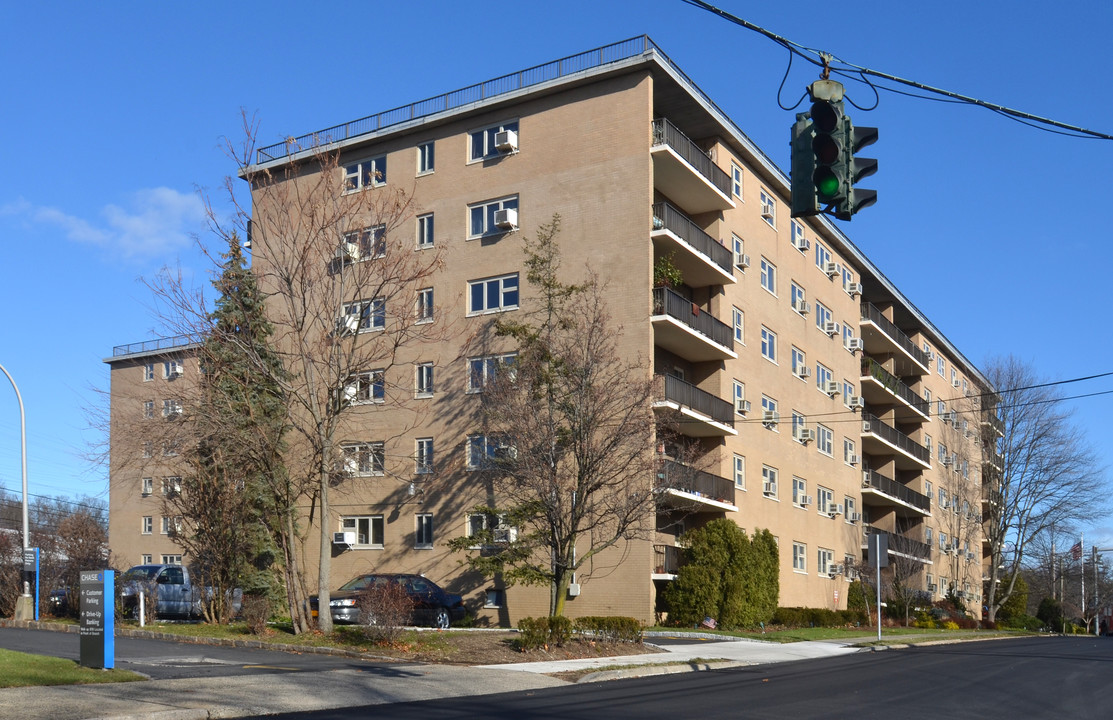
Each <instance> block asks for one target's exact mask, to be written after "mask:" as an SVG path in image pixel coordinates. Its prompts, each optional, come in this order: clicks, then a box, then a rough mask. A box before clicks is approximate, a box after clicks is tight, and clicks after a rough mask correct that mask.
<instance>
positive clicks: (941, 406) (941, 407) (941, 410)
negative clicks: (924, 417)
mask: <svg viewBox="0 0 1113 720" xmlns="http://www.w3.org/2000/svg"><path fill="white" fill-rule="evenodd" d="M935 408H936V414H937V415H938V416H939V417H943V416H944V415H946V414H947V403H945V402H943V401H942V400H938V401H936V403H935Z"/></svg>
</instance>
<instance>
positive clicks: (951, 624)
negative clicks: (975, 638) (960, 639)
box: [943, 620, 958, 630]
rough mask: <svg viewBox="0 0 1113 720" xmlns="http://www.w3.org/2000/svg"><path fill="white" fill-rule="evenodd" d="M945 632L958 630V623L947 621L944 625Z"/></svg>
mask: <svg viewBox="0 0 1113 720" xmlns="http://www.w3.org/2000/svg"><path fill="white" fill-rule="evenodd" d="M943 629H944V630H958V623H957V622H955V621H954V620H947V621H946V622H944V623H943Z"/></svg>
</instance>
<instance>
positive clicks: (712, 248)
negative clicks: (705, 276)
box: [653, 202, 734, 273]
mask: <svg viewBox="0 0 1113 720" xmlns="http://www.w3.org/2000/svg"><path fill="white" fill-rule="evenodd" d="M662 228H663V229H665V230H669V231H670V232H672V233H673V234H674V235H676V236H677V237H678V238H680V239H681V240H683V241H684V242H686V243H688V244H689V245H691V246H692V247H693V248H695V249H696V250H698V251H699V252H701V253H703V254H704V255H706V256H707V257H709V258H711V261H712V262H714V263H715V264H716V265H718V266H719V267H721V268H722V269H723V270H726V271H727V273H731V272H733V271H734V268H733V264H734V257H733V253H732V252H731V251H730V250H728V249H727V248H726V247H724V246H723V245H721V244H720V243H719V241H718V240H716V239H715V238H713V237H711V236H710V235H708V234H707V233H705V232H704V231H703V229H702V228H700V226H699V225H696V224H695V223H694V222H692V221H691V220H690V219H689V218H688V216H687V215H685V214H684V213H682V212H680V211H679V210H677V209H676V208H674V207H673V206H672V205H670V204H669V203H667V202H659V203H655V204H654V205H653V229H654V230H660V229H662Z"/></svg>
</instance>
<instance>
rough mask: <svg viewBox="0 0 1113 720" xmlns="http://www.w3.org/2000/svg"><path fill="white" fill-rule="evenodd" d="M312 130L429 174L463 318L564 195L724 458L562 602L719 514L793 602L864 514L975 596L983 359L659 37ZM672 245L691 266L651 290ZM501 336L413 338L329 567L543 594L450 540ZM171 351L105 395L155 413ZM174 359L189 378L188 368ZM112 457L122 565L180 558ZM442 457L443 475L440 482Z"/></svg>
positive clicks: (643, 596)
mask: <svg viewBox="0 0 1113 720" xmlns="http://www.w3.org/2000/svg"><path fill="white" fill-rule="evenodd" d="M312 137H315V138H318V139H319V140H321V141H332V142H335V143H336V147H338V148H339V149H340V151H341V165H342V166H344V167H345V168H347V169H348V170H347V172H349V173H350V175H351V177H352V178H353V182H354V183H355V185H357V186H362V184H363V182H364V180H363V179H364V178H368V177H371V178H375V179H374V180H373V181H372V182H370V183H368V184H369V185H375V184H379V183H380V182H385V183H387V184H389V183H401V184H402V186H403V187H406V188H412V189H413V192H414V194H415V199H416V202H417V205H418V207H419V209H418V211H417V213H416V216H415V217H414V218H412V219H411V220H410V221H409V223H408V224H407V225H406V226H405V227H408V228H412V230H411V231H410V232H412V233H413V238H414V248H415V252H420V251H421V249H422V248H424V247H428V246H430V245H432V246H435V247H438V248H445V250H446V252H447V255H446V258H447V262H446V264H445V267H444V268H443V269H442V270H440V271H438V273H437V275H436V276H435V277H434V278H433V279H432V282H431V285H432V287H433V291H434V293H435V295H434V296H435V297H436V313H437V316H436V317H447V316H448V315H451V316H452V318H453V320H454V321H455V322H457V323H460V324H461V327H462V328H463V330H464V331H465V332H464V333H463V334H465V335H466V334H468V332H471V331H472V330H474V328H476V327H478V324H480V323H485V322H488V321H489V320H490V315H491V314H492V313H496V312H514V311H515V309H516V308H517V307H518V305H519V301H520V300H522V301H528V294H527V288H526V287H525V278H524V269H523V265H522V253H521V233H532V232H534V231H535V230H536V228H537V227H538V226H539V225H540V224H542V223H544V222H547V221H548V220H549V219H550V218H551V217H552V215H553V214H554V213H559V214H560V215H561V218H562V232H561V234H560V238H559V239H560V244H561V247H562V253H563V258H564V267H565V268H567V269H573V270H574V269H576V268H580V267H583V266H585V265H590V267H591V268H592V269H594V270H595V271H596V272H597V273H599V275H600V276H601V277H602V278H603V279H604V280H606V281H607V282H608V283H609V287H610V290H611V293H610V297H609V303H610V311H611V313H612V315H613V316H614V320H615V323H616V325H619V326H621V327H622V328H623V333H622V336H621V343H622V346H623V351H624V353H628V354H630V356H632V357H644V358H647V359H650V358H651V359H652V367H653V372H654V373H655V374H656V375H657V376H660V380H659V393H658V396H657V400H656V405H657V406H659V407H661V408H671V409H674V410H678V411H679V412H680V413H681V414H682V416H683V418H684V422H683V424H682V425H681V428H682V432H683V434H684V435H686V436H688V437H689V438H691V439H693V440H694V441H696V442H697V444H698V446H699V448H700V452H701V453H702V454H703V456H704V457H703V466H707V467H710V468H711V469H712V472H701V473H699V474H697V476H696V477H695V479H693V480H692V481H691V482H690V485H691V486H692V487H690V488H688V490H690V492H683V491H673V492H672V493H671V496H672V497H674V498H676V500H677V501H678V502H683V503H685V504H689V503H692V502H695V503H696V505H697V508H698V512H695V513H690V512H683V513H680V512H676V513H673V512H670V511H669V510H668V509H664V510H662V512H661V513H660V515H659V518H658V522H657V527H658V530H657V533H656V537H654V538H653V539H652V540H647V541H639V542H635V543H631V544H630V545H629V546H627V547H624V548H621V549H620V550H616V551H614V552H609V553H607V554H605V555H604V556H602V557H601V558H600V559H599V560H598V561H597V562H596V563H595V564H594V565H593V566H592V567H591V568H589V569H588V571H587V572H586V573H581V577H580V578H578V579H579V581H580V587H581V592H580V594H579V596H577V597H575V598H574V599H572V600H570V602H569V604H568V608H569V613H570V614H573V615H594V614H621V615H631V616H634V617H638V618H640V619H642V620H644V621H646V622H650V621H652V620H653V617H654V609H655V601H656V594H657V590H658V589H660V588H661V587H662V586H663V584H665V583H668V582H669V581H670V580H671V578H672V577H673V574H672V573H674V572H675V565H676V550H675V546H676V541H677V536H678V534H679V533H680V532H682V531H683V530H684V529H685V528H688V527H694V526H697V525H699V524H702V523H704V522H706V521H707V520H708V519H711V518H715V517H728V518H730V519H732V520H734V521H735V522H737V523H738V524H739V525H740V526H742V527H743V528H745V529H746V530H747V531H748V532H752V531H753V530H755V529H759V528H768V529H769V530H770V531H771V532H772V533H773V534H774V535H775V536H776V537H777V539H778V542H779V545H780V558H781V594H780V604H781V605H786V606H812V607H830V608H835V607H839V608H842V607H845V605H846V587H847V584H848V582H849V579H850V577H849V576H850V575H851V574H852V571H851V567H850V566H851V565H852V564H854V562H855V561H856V560H860V559H861V558H862V557H863V548H864V547H865V538H866V536H867V534H869V533H871V532H883V533H889V534H890V535H891V538H890V553H892V554H894V555H901V556H905V557H911V558H915V559H916V561H917V562H921V563H922V564H923V566H924V572H923V573H922V574H921V575H920V576H919V578H918V579H917V580H916V581H915V582H919V583H921V584H922V586H923V589H924V590H925V591H928V592H930V593H931V594H932V595H933V596H934V597H936V598H938V597H941V596H942V594H943V593H944V592H945V589H946V587H947V586H948V585H949V584H954V587H955V588H956V590H959V591H961V592H964V593H968V594H969V598H970V604H971V606H972V607H977V606H978V605H979V604H980V596H981V577H982V563H983V550H982V542H983V538H982V532H981V517H982V515H981V503H982V495H983V491H982V487H981V476H982V470H983V464H982V463H983V449H982V448H983V443H985V441H986V439H987V438H989V439H990V440H992V439H993V438H995V435H994V434H993V431H992V429H990V430H988V431H987V430H986V426H984V425H983V424H982V423H980V422H979V418H980V417H981V412H980V409H979V408H978V400H979V397H980V396H982V394H983V393H985V392H987V391H988V390H989V388H988V386H987V382H986V380H985V378H984V377H983V376H982V375H981V374H980V373H979V371H978V370H977V368H975V367H974V366H973V365H972V364H971V363H970V362H969V361H967V360H966V359H965V358H964V357H963V355H962V354H961V353H960V352H959V351H958V350H957V349H956V348H955V347H954V346H953V345H951V343H950V342H949V341H948V340H947V339H946V337H945V336H944V335H943V334H942V333H941V332H940V331H939V330H938V329H937V328H936V327H935V326H934V325H932V323H931V322H930V321H929V320H928V319H927V318H926V317H925V316H924V315H923V314H922V313H921V312H920V311H919V310H918V309H917V308H916V307H915V306H914V305H913V304H912V303H911V302H910V301H909V300H908V299H907V298H905V297H904V296H903V295H902V294H901V292H900V291H899V290H898V289H897V288H896V287H895V286H894V285H893V284H892V283H891V282H890V281H889V280H888V279H887V278H886V277H885V276H884V275H882V273H881V272H880V271H879V270H878V268H876V267H875V266H874V265H873V264H872V263H871V262H870V261H869V259H868V258H866V257H865V256H864V255H863V254H862V253H861V251H859V250H858V249H857V248H856V247H855V246H854V245H853V244H852V243H851V241H850V240H849V239H848V238H847V237H846V236H845V235H844V234H843V233H842V232H841V231H840V230H839V229H838V228H837V227H836V226H835V225H834V224H833V223H831V222H828V221H827V220H825V219H808V220H807V221H795V220H793V219H791V218H790V217H789V207H790V203H789V198H788V193H789V186H788V180H787V177H786V176H785V174H784V173H783V172H782V171H781V170H780V169H779V168H778V167H777V166H776V165H775V164H774V162H773V161H772V160H771V159H770V158H769V157H767V156H766V155H765V154H764V153H763V152H762V151H761V150H760V149H759V148H757V147H756V146H755V145H754V144H753V143H752V142H751V141H750V140H749V138H748V137H747V136H746V135H745V134H744V133H743V132H742V131H741V130H740V129H739V128H738V127H737V126H736V125H735V124H734V123H733V122H732V121H731V120H730V119H729V118H727V117H726V116H725V115H724V114H723V113H722V111H720V110H719V109H718V108H717V107H716V106H715V104H714V103H713V102H712V101H711V100H710V99H709V98H708V97H707V96H706V95H704V94H703V93H702V91H700V90H699V89H698V88H697V87H696V86H695V84H694V83H693V82H692V81H691V80H690V79H689V78H688V77H687V76H686V75H685V74H684V73H683V72H682V71H681V70H680V69H679V68H678V67H677V66H676V65H674V64H673V62H672V61H671V60H670V59H669V58H668V57H667V56H666V55H665V54H664V53H663V52H662V51H661V49H660V48H658V47H657V46H656V45H655V44H653V43H652V41H650V40H649V39H648V38H646V37H639V38H634V39H631V40H628V41H625V42H622V43H618V44H616V45H612V46H608V47H605V48H599V49H596V50H593V51H590V52H587V53H583V54H581V55H577V56H573V57H570V58H565V59H563V60H560V61H557V62H554V63H549V64H547V65H544V66H540V67H538V68H532V69H530V70H526V71H523V72H521V73H515V74H513V75H508V76H505V77H503V78H498V79H495V80H491V81H488V82H485V83H482V84H480V85H477V86H473V87H471V88H466V89H464V90H461V91H457V92H455V93H450V94H448V95H444V96H440V97H437V98H432V99H430V100H427V101H423V102H420V103H416V104H415V105H413V106H408V107H405V108H400V109H397V110H394V111H390V112H387V113H383V114H381V115H377V116H371V117H369V118H364V119H362V120H359V121H355V122H353V123H349V124H348V125H342V126H338V127H334V128H331V129H330V130H327V131H323V132H321V133H318V134H314V135H313V136H307V138H312ZM786 138H787V123H786ZM303 144H304V145H306V146H308V145H309V144H310V141H309V140H305V141H303ZM288 147H289V146H287V145H285V144H282V145H277V146H274V147H272V148H265V149H263V150H261V151H259V153H258V157H257V162H258V165H257V167H272V168H277V167H281V166H282V164H283V163H286V162H288V161H289V159H290V158H289V156H288V155H287V152H288ZM366 168H374V171H375V173H378V174H377V175H368V174H367V170H366ZM356 191H359V192H375V188H374V187H368V188H363V187H357V190H356ZM338 243H339V238H338ZM665 255H671V257H672V259H673V261H674V262H675V264H676V265H677V266H679V267H680V269H681V270H682V272H683V278H684V282H683V284H682V286H680V287H674V288H666V287H653V268H654V263H655V261H656V260H657V259H659V258H661V257H662V256H665ZM256 262H258V259H257V260H256ZM510 350H511V348H505V349H499V348H495V349H494V350H492V351H491V353H490V354H489V356H488V357H487V358H483V357H479V356H473V355H469V354H468V351H466V350H465V349H463V348H462V346H461V345H459V344H452V343H442V344H437V345H435V346H429V347H422V348H420V349H418V350H417V351H415V353H414V355H413V357H412V361H413V369H412V370H407V372H406V373H404V374H400V375H399V376H398V377H396V378H388V382H391V383H398V384H399V385H406V386H412V387H413V389H414V402H419V403H430V404H431V405H428V406H426V407H428V408H431V412H428V413H427V414H426V415H425V417H426V418H427V420H426V421H425V422H423V423H422V425H421V426H420V427H416V428H414V429H413V430H412V431H411V432H407V433H405V436H404V437H400V438H397V439H396V440H392V441H390V443H389V445H390V446H389V447H382V448H379V449H377V452H380V453H382V457H383V458H384V461H383V462H384V463H385V464H387V465H394V466H395V467H393V468H389V467H388V468H387V469H386V470H387V471H386V472H385V474H382V475H372V476H370V477H357V478H353V479H352V480H351V481H350V482H347V483H345V484H344V485H343V486H341V488H340V489H339V490H338V493H339V495H334V497H333V513H332V514H331V515H330V517H328V518H327V519H326V522H327V523H328V524H329V526H330V527H332V528H334V530H335V531H336V532H345V531H347V532H353V533H355V542H354V543H352V545H351V547H350V548H349V546H348V545H347V544H340V545H337V546H336V548H334V550H333V569H332V576H333V578H334V581H335V582H334V586H338V585H339V584H340V583H342V582H344V581H345V580H346V579H348V578H349V577H351V576H353V575H355V574H358V573H360V572H364V571H367V570H371V569H379V570H395V571H407V572H420V573H424V574H425V575H427V576H428V577H430V578H432V579H434V580H436V581H437V582H439V583H441V584H442V585H445V586H447V587H449V588H451V589H453V590H455V591H458V592H461V593H462V594H463V595H464V596H465V598H466V599H467V600H468V602H469V604H470V606H471V607H472V608H473V609H474V610H476V612H477V613H478V614H479V616H480V618H482V619H485V620H486V621H488V622H502V623H507V622H515V621H516V620H517V619H518V618H520V617H523V616H527V615H537V614H541V613H544V612H546V610H547V607H548V596H547V591H546V590H545V589H538V588H521V587H514V588H512V589H510V590H509V591H508V592H503V589H502V588H500V587H498V586H496V585H494V584H492V583H491V582H489V581H487V580H484V579H482V578H479V577H476V576H473V575H470V574H468V573H467V572H465V571H464V570H463V569H462V568H461V567H460V565H459V560H460V557H459V556H458V555H456V554H454V553H452V552H450V551H449V550H448V549H447V547H446V545H445V541H446V540H447V539H449V538H452V537H457V536H460V535H463V534H465V533H466V532H467V529H468V509H469V508H470V507H472V506H473V505H474V504H475V503H478V502H481V501H483V499H484V498H483V497H482V494H481V493H480V492H479V490H478V488H477V487H476V486H475V483H473V482H471V481H470V480H469V477H468V471H467V469H466V468H467V465H468V463H469V453H470V452H473V451H474V441H473V437H474V435H475V433H476V432H477V428H476V427H475V426H474V425H472V424H471V423H470V421H469V419H468V418H469V414H470V413H471V412H473V411H472V410H470V409H469V408H472V407H473V406H474V404H475V403H476V399H475V398H474V397H473V396H472V391H474V389H475V388H473V387H470V385H471V384H472V378H474V377H475V373H476V372H477V369H478V372H479V373H480V374H481V373H482V372H483V370H482V368H483V367H484V366H485V362H486V361H491V362H496V361H497V359H498V356H499V355H500V353H502V352H508V351H510ZM169 352H170V354H167V353H168V350H167V349H166V348H165V347H145V346H140V347H134V346H123V347H121V348H117V349H116V352H114V356H113V357H112V358H110V359H108V360H107V361H106V362H109V363H110V365H111V367H112V394H113V412H114V413H144V412H153V413H155V414H158V413H161V412H163V410H164V407H163V403H164V401H166V400H173V383H174V382H181V381H182V380H179V379H175V378H177V376H176V375H173V374H172V373H171V372H170V371H169V370H167V371H165V372H164V367H165V366H164V365H163V363H164V362H166V361H167V359H168V358H171V359H172V358H174V357H176V356H175V355H174V352H175V351H174V350H170V351H169ZM184 356H185V357H188V348H185V352H184ZM183 369H184V373H185V375H186V378H184V379H185V380H186V381H188V375H189V373H190V372H193V371H195V369H193V368H191V367H190V366H189V365H188V362H187V364H186V365H185V366H184V368H183ZM172 375H173V376H172ZM434 378H435V380H434ZM148 402H150V403H153V404H150V405H148V404H146V403H148ZM167 407H169V408H170V410H169V411H168V412H172V411H173V406H172V404H171V405H169V406H167ZM390 412H392V411H391V410H389V409H387V408H384V409H383V411H382V413H380V414H379V415H378V416H375V415H369V416H364V417H366V418H367V421H366V423H365V427H363V428H362V429H360V428H359V427H356V428H354V429H352V430H351V432H352V433H353V434H354V435H353V437H352V438H351V441H352V442H366V443H368V444H374V443H375V441H376V439H377V437H378V436H379V435H381V434H383V433H382V432H381V431H380V430H378V429H377V428H378V427H382V426H383V425H384V424H389V423H390V422H391V419H390ZM113 442H114V450H115V449H116V447H119V444H118V443H116V440H115V438H114V440H113ZM990 445H992V442H990ZM451 459H455V462H451V461H450V460H451ZM115 460H116V458H115V457H114V466H113V468H114V469H113V473H112V478H111V540H112V549H113V552H115V553H116V554H117V556H118V557H120V558H121V559H123V560H125V564H126V563H130V562H139V561H140V560H145V559H154V560H155V561H157V560H158V559H160V558H161V557H163V556H171V557H172V556H173V555H174V554H175V553H174V548H173V545H172V543H170V542H169V540H168V538H166V537H164V536H162V535H160V533H159V531H160V529H162V525H163V523H164V522H167V521H165V520H163V519H162V518H161V517H160V516H159V504H160V503H159V498H158V493H159V491H160V489H161V483H162V480H161V478H159V477H158V476H157V475H154V471H150V472H146V473H138V474H136V472H135V471H133V470H129V469H128V467H130V466H129V465H128V464H127V463H124V462H120V463H116V462H115ZM121 460H122V458H121ZM430 461H431V463H432V466H433V467H435V468H437V472H436V473H433V474H434V475H435V474H437V473H441V470H440V469H441V468H447V469H448V470H445V471H444V473H441V475H448V476H438V477H437V478H436V482H428V481H429V480H430V478H429V477H428V473H426V471H427V470H429V468H430ZM667 467H668V461H666V471H667ZM451 468H455V469H454V470H453V469H451ZM144 475H148V476H150V477H148V478H147V479H144ZM411 481H412V482H414V486H415V487H416V489H417V492H414V493H413V494H411V493H410V492H409V487H408V483H409V482H411ZM170 482H172V480H171V481H170ZM170 522H172V521H170ZM349 537H351V536H349ZM315 557H316V552H315V550H312V549H310V550H309V552H308V559H309V560H310V565H311V566H312V565H314V564H315V562H314V561H313V560H312V558H315ZM187 560H188V559H187Z"/></svg>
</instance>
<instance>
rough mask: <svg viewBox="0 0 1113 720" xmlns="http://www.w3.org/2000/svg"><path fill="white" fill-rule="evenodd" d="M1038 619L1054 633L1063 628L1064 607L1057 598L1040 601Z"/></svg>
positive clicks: (1037, 612)
mask: <svg viewBox="0 0 1113 720" xmlns="http://www.w3.org/2000/svg"><path fill="white" fill-rule="evenodd" d="M1036 617H1038V618H1039V619H1040V621H1041V622H1042V623H1043V624H1044V625H1045V626H1047V627H1048V628H1049V629H1051V630H1052V631H1058V630H1059V629H1060V628H1062V626H1063V605H1062V603H1060V602H1059V601H1058V600H1056V599H1055V598H1047V597H1045V598H1044V599H1043V600H1040V606H1039V609H1038V610H1036Z"/></svg>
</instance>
